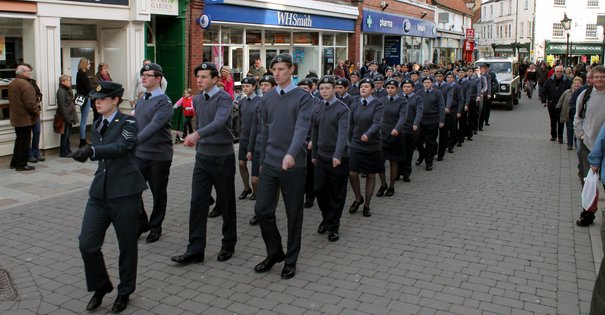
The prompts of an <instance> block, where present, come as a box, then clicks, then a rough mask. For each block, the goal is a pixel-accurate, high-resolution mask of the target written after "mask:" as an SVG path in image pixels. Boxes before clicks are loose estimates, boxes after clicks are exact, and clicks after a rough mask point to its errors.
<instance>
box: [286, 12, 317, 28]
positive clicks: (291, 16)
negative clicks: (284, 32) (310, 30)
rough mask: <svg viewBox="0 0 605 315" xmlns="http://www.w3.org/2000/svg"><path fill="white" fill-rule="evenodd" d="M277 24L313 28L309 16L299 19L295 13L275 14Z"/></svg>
mask: <svg viewBox="0 0 605 315" xmlns="http://www.w3.org/2000/svg"><path fill="white" fill-rule="evenodd" d="M277 24H279V25H288V26H299V27H300V26H302V27H313V20H312V19H311V16H310V15H303V16H302V17H299V16H298V14H296V13H290V12H277Z"/></svg>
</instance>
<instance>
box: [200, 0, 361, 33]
mask: <svg viewBox="0 0 605 315" xmlns="http://www.w3.org/2000/svg"><path fill="white" fill-rule="evenodd" d="M204 13H205V14H207V15H209V16H210V17H211V18H212V21H214V22H233V23H244V24H261V25H276V26H289V27H297V28H309V29H329V30H338V31H348V32H353V31H355V20H352V19H343V18H335V17H328V16H322V15H314V14H307V13H300V12H292V11H281V10H270V9H261V8H254V7H243V6H237V5H227V4H216V2H215V1H211V0H206V4H205V6H204Z"/></svg>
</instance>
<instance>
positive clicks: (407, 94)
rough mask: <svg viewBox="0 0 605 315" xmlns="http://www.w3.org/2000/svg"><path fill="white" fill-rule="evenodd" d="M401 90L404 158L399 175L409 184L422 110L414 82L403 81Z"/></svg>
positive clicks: (420, 99) (400, 164)
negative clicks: (405, 110)
mask: <svg viewBox="0 0 605 315" xmlns="http://www.w3.org/2000/svg"><path fill="white" fill-rule="evenodd" d="M401 89H402V91H403V99H404V100H405V102H406V106H407V114H406V116H405V123H404V124H403V146H404V149H403V151H404V153H405V157H404V159H403V161H402V162H401V163H399V173H400V174H401V175H403V181H404V182H410V176H411V175H412V157H413V156H414V147H415V145H416V138H417V135H418V129H419V128H420V122H421V121H422V112H423V110H424V109H423V106H422V98H421V97H420V96H419V95H418V94H416V93H414V82H412V80H410V79H406V80H404V81H403V83H402V84H401Z"/></svg>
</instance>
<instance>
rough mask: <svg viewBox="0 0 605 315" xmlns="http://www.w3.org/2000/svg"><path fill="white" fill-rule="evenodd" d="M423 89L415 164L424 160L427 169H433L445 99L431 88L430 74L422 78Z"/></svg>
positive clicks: (443, 119) (442, 121) (439, 92)
mask: <svg viewBox="0 0 605 315" xmlns="http://www.w3.org/2000/svg"><path fill="white" fill-rule="evenodd" d="M422 84H423V85H424V90H423V91H422V92H421V95H420V97H421V98H422V108H423V112H422V121H420V132H419V133H418V140H417V141H416V149H417V150H418V160H416V165H420V164H422V162H424V165H425V169H426V170H427V171H432V170H433V158H434V157H435V154H436V153H437V135H438V133H439V128H443V126H444V125H445V101H444V100H443V95H442V94H441V91H439V90H437V89H434V88H433V79H432V78H431V77H430V76H427V77H425V78H424V79H423V80H422Z"/></svg>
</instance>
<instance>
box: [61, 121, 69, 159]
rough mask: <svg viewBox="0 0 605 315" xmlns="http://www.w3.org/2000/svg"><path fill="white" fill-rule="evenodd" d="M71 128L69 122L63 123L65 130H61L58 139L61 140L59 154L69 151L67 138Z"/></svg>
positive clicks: (66, 153) (62, 154) (65, 153)
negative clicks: (61, 132)
mask: <svg viewBox="0 0 605 315" xmlns="http://www.w3.org/2000/svg"><path fill="white" fill-rule="evenodd" d="M71 128H72V125H71V124H65V130H63V134H62V135H61V139H60V141H61V142H60V148H59V154H60V155H61V156H64V155H68V154H70V153H71V143H70V141H69V138H70V136H71Z"/></svg>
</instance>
